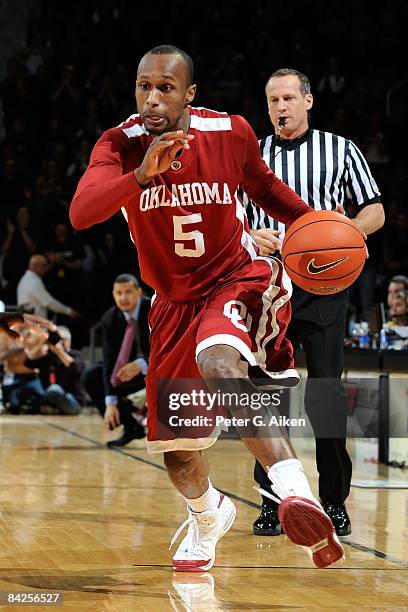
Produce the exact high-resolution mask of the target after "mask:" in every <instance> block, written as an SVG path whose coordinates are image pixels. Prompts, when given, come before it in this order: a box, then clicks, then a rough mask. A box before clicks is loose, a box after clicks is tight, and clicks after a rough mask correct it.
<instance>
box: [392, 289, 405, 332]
mask: <svg viewBox="0 0 408 612" xmlns="http://www.w3.org/2000/svg"><path fill="white" fill-rule="evenodd" d="M389 319H390V320H389V322H388V325H390V326H394V325H407V324H408V291H399V292H398V293H397V294H396V295H395V296H393V297H392V298H391V304H390V310H389Z"/></svg>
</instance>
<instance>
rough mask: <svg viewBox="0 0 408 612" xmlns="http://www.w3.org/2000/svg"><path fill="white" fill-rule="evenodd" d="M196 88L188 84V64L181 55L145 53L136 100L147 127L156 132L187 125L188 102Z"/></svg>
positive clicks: (139, 72) (168, 130)
mask: <svg viewBox="0 0 408 612" xmlns="http://www.w3.org/2000/svg"><path fill="white" fill-rule="evenodd" d="M195 90H196V86H195V85H190V86H188V85H187V69H186V64H185V62H184V60H183V59H182V58H181V57H180V56H179V55H177V54H171V55H154V54H152V53H148V54H147V55H145V56H144V57H143V58H142V60H141V62H140V64H139V68H138V71H137V79H136V104H137V110H138V112H139V113H140V114H141V116H142V118H143V123H144V125H145V127H146V129H147V130H148V131H149V132H150V133H151V134H153V135H155V136H158V135H160V134H163V133H164V132H171V131H173V130H177V129H186V128H187V127H188V126H186V125H185V123H186V117H187V118H188V111H187V105H188V104H189V103H190V102H191V101H192V100H193V98H194V95H195Z"/></svg>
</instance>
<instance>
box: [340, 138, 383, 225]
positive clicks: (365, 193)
mask: <svg viewBox="0 0 408 612" xmlns="http://www.w3.org/2000/svg"><path fill="white" fill-rule="evenodd" d="M347 144H348V149H347V155H346V167H347V172H346V176H345V180H346V190H347V194H348V196H349V197H350V199H351V200H352V201H353V203H354V204H355V205H356V206H358V208H359V212H358V213H357V215H356V216H355V217H354V219H352V221H353V222H354V224H355V225H356V226H357V228H358V229H359V230H360V231H361V232H363V233H364V234H366V235H369V234H373V233H374V232H376V231H377V230H379V229H380V228H381V227H382V226H383V225H384V222H385V215H384V208H383V205H382V202H381V193H380V191H379V189H378V187H377V184H376V182H375V180H374V178H373V176H372V174H371V171H370V168H369V166H368V164H367V162H366V160H365V159H364V156H363V154H362V153H361V151H360V150H359V148H358V147H356V145H355V144H354V143H353V142H352V141H348V143H347ZM337 210H338V212H344V208H343V207H342V206H340V207H339V206H338V207H337Z"/></svg>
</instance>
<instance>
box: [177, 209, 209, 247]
mask: <svg viewBox="0 0 408 612" xmlns="http://www.w3.org/2000/svg"><path fill="white" fill-rule="evenodd" d="M201 221H202V216H201V213H196V214H194V215H187V216H186V217H182V216H180V215H177V216H173V228H174V242H175V245H174V250H175V252H176V254H177V255H179V257H201V255H204V253H205V245H204V234H203V233H202V232H199V231H198V230H193V231H191V232H183V229H184V227H183V226H185V225H190V224H191V223H200V222H201ZM186 240H194V248H193V249H187V248H186V247H185V246H184V244H180V243H182V242H185V241H186Z"/></svg>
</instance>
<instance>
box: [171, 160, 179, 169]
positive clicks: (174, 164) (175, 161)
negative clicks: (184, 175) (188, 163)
mask: <svg viewBox="0 0 408 612" xmlns="http://www.w3.org/2000/svg"><path fill="white" fill-rule="evenodd" d="M170 168H171V169H172V170H180V168H181V161H178V160H177V159H175V160H174V161H172V162H171V164H170Z"/></svg>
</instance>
